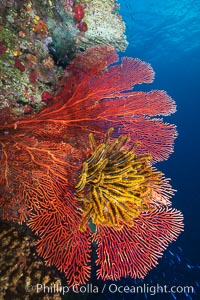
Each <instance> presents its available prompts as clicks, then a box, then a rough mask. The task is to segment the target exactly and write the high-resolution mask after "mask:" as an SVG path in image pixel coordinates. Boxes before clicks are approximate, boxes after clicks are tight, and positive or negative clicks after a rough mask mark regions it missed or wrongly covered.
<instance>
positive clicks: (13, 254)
mask: <svg viewBox="0 0 200 300" xmlns="http://www.w3.org/2000/svg"><path fill="white" fill-rule="evenodd" d="M0 239H1V258H0V269H1V282H0V299H2V300H3V299H5V300H7V299H22V295H23V299H25V300H33V299H35V300H37V299H38V300H39V299H41V300H45V299H48V300H50V299H51V300H54V299H55V300H59V299H61V296H60V294H59V293H58V292H57V293H55V294H54V295H50V293H49V294H48V295H47V294H45V293H43V290H42V289H41V288H40V289H39V288H37V284H38V283H40V284H41V285H47V286H49V287H50V286H53V285H57V286H61V280H60V279H59V277H58V276H57V274H56V271H55V270H53V269H48V268H46V266H45V264H44V262H43V261H42V259H41V258H38V257H37V255H36V254H35V253H34V245H35V239H34V237H33V234H30V232H29V233H28V232H27V230H24V229H23V228H22V226H16V225H13V224H12V225H11V224H8V223H2V222H1V229H0Z"/></svg>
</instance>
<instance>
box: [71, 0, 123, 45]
mask: <svg viewBox="0 0 200 300" xmlns="http://www.w3.org/2000/svg"><path fill="white" fill-rule="evenodd" d="M79 2H80V3H82V5H83V6H84V13H85V16H84V18H83V21H84V22H86V24H87V31H86V32H85V35H84V37H85V40H84V39H83V40H81V41H80V47H82V48H83V49H86V48H88V47H91V46H95V45H108V46H113V47H115V49H116V50H117V51H125V49H126V47H127V45H128V42H127V40H126V36H125V23H124V22H123V20H122V17H121V16H120V14H119V12H118V9H119V6H118V5H117V1H116V0H103V1H102V0H90V1H84V2H82V1H76V3H79Z"/></svg>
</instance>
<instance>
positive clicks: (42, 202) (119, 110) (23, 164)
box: [0, 46, 183, 286]
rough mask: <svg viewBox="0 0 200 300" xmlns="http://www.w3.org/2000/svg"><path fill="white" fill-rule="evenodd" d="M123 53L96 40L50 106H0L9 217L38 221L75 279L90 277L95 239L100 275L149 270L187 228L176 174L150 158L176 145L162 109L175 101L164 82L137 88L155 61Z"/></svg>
mask: <svg viewBox="0 0 200 300" xmlns="http://www.w3.org/2000/svg"><path fill="white" fill-rule="evenodd" d="M117 61H118V57H117V55H116V53H115V51H114V49H113V48H111V47H107V46H104V47H94V48H91V49H88V50H87V51H86V52H85V53H83V54H80V55H79V56H78V57H77V58H76V59H75V60H73V61H72V62H71V64H70V65H69V66H68V67H67V69H66V76H65V78H64V79H63V81H62V84H63V87H62V88H61V89H60V91H59V92H58V93H57V94H56V96H55V97H54V98H53V99H52V102H51V104H49V106H47V107H46V108H44V109H43V110H41V111H40V112H39V113H37V114H35V115H33V116H29V117H27V118H25V119H18V120H12V121H11V119H10V116H9V115H6V114H5V113H4V112H2V113H1V115H0V116H1V118H0V120H1V121H0V122H1V125H0V155H1V160H0V207H1V216H2V218H3V219H7V220H11V221H15V222H18V223H23V222H25V223H26V224H27V226H28V227H30V228H31V229H32V231H33V232H34V233H35V235H36V236H37V237H38V239H37V242H36V248H37V253H38V254H39V255H40V256H41V257H43V259H44V260H45V261H46V265H48V266H51V265H53V266H56V267H57V268H58V269H59V270H60V271H61V272H64V274H65V276H66V280H67V283H68V284H69V285H70V286H71V285H73V284H83V283H86V282H87V281H88V279H89V278H90V271H91V265H90V262H91V258H90V254H91V242H95V243H96V244H97V246H98V247H97V255H98V258H97V260H96V265H97V267H98V270H97V276H98V278H101V279H103V280H107V279H112V280H116V279H120V278H121V277H126V276H130V277H132V278H144V276H145V275H146V274H147V273H148V271H149V270H151V269H152V268H153V267H154V266H155V265H156V264H157V263H158V259H159V258H160V257H161V256H162V254H163V251H164V250H165V249H166V247H167V246H168V244H169V243H170V242H172V241H174V240H176V238H177V237H178V235H179V234H180V232H181V231H182V230H183V216H182V214H181V212H180V211H178V210H176V209H173V208H171V207H170V205H171V203H170V198H171V197H172V195H173V193H174V191H173V189H172V187H171V186H170V184H169V179H166V178H164V176H163V175H162V176H161V174H160V173H159V172H157V171H156V170H155V169H154V168H153V167H152V165H153V163H155V162H158V161H162V160H164V159H167V158H168V157H169V155H170V153H172V152H173V142H174V139H175V137H176V135H177V133H176V128H175V126H174V125H171V124H167V123H164V122H163V120H162V119H159V118H158V116H166V115H169V114H171V113H173V112H174V111H175V109H176V107H175V103H174V101H173V100H172V99H171V98H170V97H169V96H168V95H167V94H166V93H165V92H164V91H157V90H153V91H150V92H141V91H131V89H132V88H133V86H135V85H136V84H141V83H150V82H152V80H153V78H154V72H153V70H152V68H151V66H150V65H148V64H147V63H145V62H143V61H141V60H139V59H132V58H127V57H125V58H123V59H122V61H121V62H120V63H119V64H116V62H117ZM110 64H111V66H110V67H109V65H110ZM153 116H157V117H156V118H153ZM110 128H114V131H113V132H112V135H111V131H112V129H110ZM106 132H107V137H105V133H106ZM88 135H89V139H90V144H91V145H90V144H89V142H88ZM132 145H134V146H133V148H131V146H132ZM91 146H92V149H91ZM112 147H116V148H113V150H112ZM114 149H115V150H116V151H115V150H114ZM114 151H115V153H114ZM115 155H116V157H115ZM117 164H119V165H117ZM126 167H127V169H126ZM78 174H80V177H78ZM121 175H123V176H122V177H121ZM109 180H111V182H109ZM115 180H116V182H115ZM135 180H136V181H137V184H138V185H139V186H135V185H134V184H135V183H136V182H134V181H135ZM98 184H99V186H98ZM129 184H131V185H132V184H133V187H130V190H129ZM87 189H88V191H89V192H88V194H87ZM96 191H97V192H99V194H98V195H96V194H95V193H96ZM121 191H123V192H122V193H121ZM81 193H83V197H82V195H81ZM101 193H102V194H101ZM122 194H123V195H124V196H122ZM83 198H86V199H83ZM128 199H130V202H129V200H128ZM95 201H96V202H95ZM122 202H123V203H122ZM98 204H100V205H99V206H98ZM119 207H120V208H119ZM135 209H136V212H135ZM97 212H98V213H99V215H100V218H99V217H98V213H97ZM124 216H125V217H124ZM131 218H132V219H131ZM90 221H92V222H94V223H95V222H96V224H95V229H94V230H93V229H92V228H91V227H90ZM131 222H132V224H131Z"/></svg>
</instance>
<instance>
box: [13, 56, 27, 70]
mask: <svg viewBox="0 0 200 300" xmlns="http://www.w3.org/2000/svg"><path fill="white" fill-rule="evenodd" d="M14 66H15V68H17V69H18V70H20V71H21V72H24V71H25V66H24V65H23V64H22V61H21V59H19V58H15V64H14Z"/></svg>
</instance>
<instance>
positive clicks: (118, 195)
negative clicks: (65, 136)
mask: <svg viewBox="0 0 200 300" xmlns="http://www.w3.org/2000/svg"><path fill="white" fill-rule="evenodd" d="M113 130H114V128H110V129H109V130H108V132H107V134H106V137H105V140H104V142H102V143H101V144H99V145H96V142H95V139H94V136H93V134H92V133H90V134H89V140H90V145H91V149H92V153H91V154H90V155H89V157H88V158H87V160H86V161H85V162H84V163H83V165H82V171H81V175H80V180H79V182H78V184H77V185H76V197H77V199H78V200H79V201H80V203H81V207H82V211H83V219H82V222H81V225H80V229H81V230H85V228H86V224H87V221H88V220H89V219H91V221H92V223H93V224H100V225H105V226H114V227H115V228H116V229H120V228H122V226H123V224H126V225H128V226H132V224H133V219H135V218H137V217H138V216H139V214H140V213H141V212H143V211H145V210H147V209H148V210H149V209H150V201H151V198H152V191H153V186H155V184H159V183H160V180H161V177H162V173H161V172H158V171H155V170H154V169H153V168H152V166H151V164H150V160H151V156H150V155H148V154H146V155H136V154H135V153H134V149H135V147H136V146H135V144H133V146H131V148H130V147H129V149H128V145H127V144H128V142H129V138H128V137H127V136H126V135H121V136H120V137H119V138H118V139H112V140H111V139H110V135H111V133H112V131H113Z"/></svg>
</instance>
